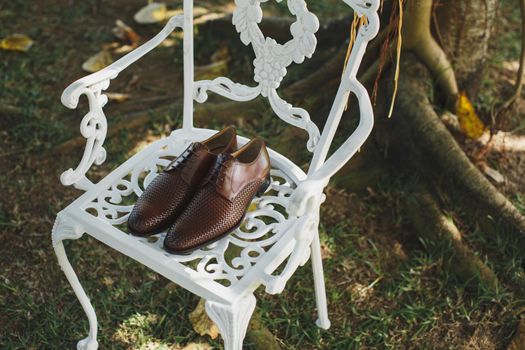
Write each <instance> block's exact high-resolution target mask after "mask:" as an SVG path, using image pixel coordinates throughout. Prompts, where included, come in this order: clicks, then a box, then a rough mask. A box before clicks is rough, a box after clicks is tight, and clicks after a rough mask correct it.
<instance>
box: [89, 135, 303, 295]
mask: <svg viewBox="0 0 525 350" xmlns="http://www.w3.org/2000/svg"><path fill="white" fill-rule="evenodd" d="M186 146H187V142H185V141H178V142H177V141H176V142H174V141H173V139H170V138H168V139H166V140H163V141H162V145H161V146H159V148H158V150H157V151H156V152H155V153H154V154H152V155H151V156H149V157H147V158H145V160H144V161H143V162H141V163H140V164H138V165H136V166H134V167H133V168H132V169H130V171H129V172H128V173H127V174H126V175H124V176H122V177H121V178H119V179H117V180H115V181H113V183H112V184H111V185H110V186H109V187H108V188H107V189H105V190H103V191H101V192H100V193H99V194H98V195H96V196H95V198H94V199H93V200H89V201H88V202H86V203H84V204H82V209H83V210H85V211H87V212H88V213H90V214H91V215H94V216H96V217H97V218H98V219H100V220H103V221H105V222H107V223H109V224H111V225H113V226H115V227H117V228H119V229H120V230H121V231H122V234H126V232H125V231H126V228H125V227H123V226H121V225H122V224H124V223H125V222H126V220H127V218H128V216H129V213H130V212H131V210H132V209H133V204H134V202H135V200H136V198H137V197H138V196H140V195H141V194H142V192H143V190H144V188H146V187H147V186H148V185H149V183H151V181H152V180H153V179H154V178H155V176H157V174H158V172H159V169H162V168H164V167H166V166H167V165H168V164H169V163H170V159H172V157H173V156H175V155H177V154H179V153H180V152H182V151H183V150H184V149H185V148H186ZM271 178H272V181H271V185H270V188H269V190H268V191H267V192H266V194H264V195H263V196H261V197H257V198H255V199H254V201H253V203H252V206H251V209H250V210H249V211H248V213H247V214H246V216H245V219H244V222H243V224H242V225H241V226H240V227H239V228H238V229H236V230H235V231H234V232H233V233H232V234H231V235H229V236H228V237H226V238H223V239H221V240H219V241H217V242H215V243H212V244H210V245H209V246H207V247H204V248H201V249H198V250H196V251H194V252H193V253H192V254H191V255H171V254H169V253H167V252H165V251H164V250H163V247H162V241H163V238H164V236H165V232H162V233H159V234H157V235H156V236H154V238H153V239H151V238H150V239H147V238H139V237H134V236H130V237H133V239H136V240H137V241H138V242H137V244H146V245H149V246H152V247H154V248H155V249H156V250H158V251H160V252H162V254H164V255H166V256H169V257H170V258H171V259H173V260H174V261H177V262H178V263H181V264H184V265H185V266H186V267H187V268H188V271H191V273H192V274H194V275H195V276H198V278H200V279H208V280H214V281H217V282H219V283H223V284H225V285H227V286H232V285H234V284H236V283H237V282H238V281H239V280H240V279H241V278H242V277H243V276H244V275H245V274H246V273H248V272H249V271H250V269H251V268H252V267H253V266H254V265H255V264H257V262H258V261H259V260H260V259H261V258H262V257H263V256H264V255H265V254H266V253H267V252H268V251H269V250H270V249H271V248H272V247H273V245H274V244H276V243H277V242H278V241H279V240H280V239H281V238H282V237H283V235H284V234H286V233H287V232H288V231H287V230H289V229H290V227H291V226H293V225H295V224H296V223H297V218H294V217H289V216H288V214H287V213H286V208H287V206H288V203H289V200H290V197H291V195H292V193H293V191H294V190H295V187H296V183H295V182H294V181H293V180H292V179H291V177H290V176H288V175H287V174H286V173H285V172H284V171H283V170H280V169H277V168H274V169H272V171H271ZM300 226H301V225H300ZM301 227H302V226H301ZM299 231H301V230H297V233H296V239H297V240H298V241H304V239H303V238H301V234H304V232H299ZM309 233H310V232H308V234H309ZM312 233H313V232H312ZM309 239H310V238H306V241H308V240H309ZM302 253H304V252H299V251H294V252H293V254H300V256H301V259H300V260H302V257H303V255H304V254H302ZM232 255H233V256H232ZM286 279H287V278H286ZM263 282H265V281H263Z"/></svg>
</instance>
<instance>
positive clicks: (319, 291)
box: [310, 231, 330, 329]
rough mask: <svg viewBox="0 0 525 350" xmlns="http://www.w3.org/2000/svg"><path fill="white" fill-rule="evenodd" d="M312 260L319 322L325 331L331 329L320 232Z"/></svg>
mask: <svg viewBox="0 0 525 350" xmlns="http://www.w3.org/2000/svg"><path fill="white" fill-rule="evenodd" d="M310 258H311V259H312V270H313V273H314V288H315V302H316V304H317V321H316V324H317V326H318V327H320V328H323V329H328V328H330V320H329V319H328V305H327V302H326V289H325V283H324V272H323V259H322V257H321V242H320V241H319V231H317V232H316V233H315V235H314V238H313V241H312V245H311V249H310Z"/></svg>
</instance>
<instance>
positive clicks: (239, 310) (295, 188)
mask: <svg viewBox="0 0 525 350" xmlns="http://www.w3.org/2000/svg"><path fill="white" fill-rule="evenodd" d="M265 1H266V0H235V4H236V9H235V12H234V14H233V24H234V25H235V27H236V29H237V31H238V32H239V33H240V36H241V40H242V42H243V43H244V44H246V45H249V44H251V45H252V47H253V49H254V51H255V56H256V59H255V60H254V66H255V81H256V82H257V85H256V86H254V87H249V86H245V85H241V84H237V83H234V82H232V81H231V80H230V79H228V78H225V77H220V78H217V79H215V80H205V81H194V75H193V72H194V61H193V15H192V12H193V3H192V0H184V14H183V15H180V16H176V17H173V18H171V19H170V20H169V21H168V23H167V25H166V26H165V27H164V29H162V31H161V32H160V33H159V34H158V35H157V36H155V37H154V38H153V39H151V40H150V41H148V42H147V43H145V44H144V45H142V46H141V47H139V48H137V49H136V50H134V51H133V52H131V53H129V54H127V55H126V56H124V57H123V58H121V59H119V60H118V61H116V62H115V63H113V64H111V65H110V66H108V67H107V68H105V69H102V70H101V71H99V72H96V73H94V74H91V75H89V76H87V77H85V78H82V79H80V80H78V81H76V82H74V83H72V84H71V85H70V86H69V87H68V88H67V89H66V90H65V91H64V93H63V94H62V103H63V104H64V105H65V106H67V107H68V108H71V109H74V108H76V107H77V104H78V101H79V98H80V96H81V95H85V96H86V97H87V99H88V101H89V112H88V113H87V114H86V115H85V116H84V118H83V119H82V122H81V126H80V131H81V133H82V135H83V136H84V137H85V138H86V140H87V141H86V148H85V150H84V154H83V156H82V160H81V161H80V164H79V165H78V166H77V168H76V169H69V170H67V171H65V172H64V173H63V174H62V176H61V178H60V180H61V182H62V183H63V184H64V185H66V186H69V185H73V186H74V187H76V188H78V189H82V190H85V193H84V194H83V195H81V196H80V197H79V198H78V199H77V200H75V201H74V202H73V203H71V204H70V205H69V206H67V207H66V208H65V209H64V210H62V211H61V212H59V213H58V215H57V218H56V221H55V224H54V227H53V232H52V240H53V247H54V250H55V253H56V255H57V258H58V262H59V264H60V266H61V267H62V270H63V271H64V273H65V275H66V277H67V279H68V281H69V283H70V284H71V286H72V287H73V290H74V292H75V294H76V296H77V297H78V299H79V301H80V303H81V304H82V307H83V308H84V311H85V312H86V314H87V317H88V319H89V335H88V336H87V338H85V339H83V340H81V341H79V342H78V344H77V348H78V349H89V350H93V349H97V347H98V342H97V339H96V338H97V318H96V315H95V311H94V309H93V307H92V305H91V302H90V300H89V298H88V297H87V295H86V293H85V292H84V290H83V288H82V286H81V284H80V282H79V280H78V278H77V276H76V274H75V272H74V271H73V268H72V267H71V264H70V263H69V261H68V259H67V257H66V253H65V250H64V246H63V240H65V239H78V238H80V237H81V236H82V235H83V234H84V233H87V234H89V235H91V236H92V237H94V238H96V239H97V240H99V241H101V242H103V243H105V244H107V245H108V246H110V247H111V248H113V249H116V250H117V251H119V252H121V253H123V254H125V255H128V256H129V257H131V258H133V259H135V260H137V261H139V262H140V263H142V264H144V265H146V266H148V267H149V268H151V269H152V270H154V271H156V272H158V273H159V274H161V275H163V276H165V277H166V278H168V279H170V280H171V281H173V282H175V283H176V284H178V285H180V286H182V287H184V288H185V289H187V290H189V291H191V292H192V293H195V294H197V295H199V296H200V297H202V298H205V299H206V304H205V305H206V311H207V313H208V315H209V316H210V318H211V319H212V320H213V321H214V322H215V323H216V324H217V326H218V328H219V330H220V333H221V335H222V337H223V339H224V343H225V349H227V350H240V349H242V342H243V339H244V336H245V333H246V328H247V325H248V322H249V320H250V318H251V315H252V312H253V311H254V308H255V303H256V300H255V297H254V295H253V292H254V290H255V289H256V288H257V287H258V286H260V285H261V284H263V285H264V286H265V287H266V292H268V293H271V294H274V293H280V292H282V291H283V289H284V287H285V284H286V282H287V281H288V279H289V278H290V277H291V276H292V274H293V273H294V272H295V270H296V269H297V268H298V267H299V266H302V265H304V264H305V263H306V262H307V261H308V258H311V259H312V267H313V274H314V280H315V294H316V303H317V312H318V320H317V325H318V326H319V327H321V328H324V329H327V328H329V327H330V321H329V319H328V311H327V303H326V294H325V284H324V276H323V268H322V261H321V251H320V244H319V234H318V225H319V208H320V205H321V203H322V202H323V200H324V195H323V189H324V188H325V186H326V185H327V183H328V181H329V179H330V177H331V176H332V175H334V173H335V172H337V171H338V170H339V169H340V168H341V167H342V166H343V165H344V164H345V163H346V162H347V161H348V160H349V159H350V158H351V157H352V156H353V155H354V154H355V152H356V151H357V150H358V149H359V148H360V147H361V146H362V144H363V143H364V142H365V140H366V139H367V137H368V136H369V134H370V132H371V130H372V126H373V112H372V106H371V103H370V99H369V96H368V93H367V91H366V90H365V88H364V87H363V86H362V85H361V84H360V83H359V82H358V81H357V79H356V74H357V70H358V67H359V65H360V63H361V60H362V57H363V54H364V52H365V49H366V46H367V44H368V42H369V41H370V40H371V39H372V38H374V37H375V36H376V34H377V32H378V30H379V18H378V15H377V9H378V6H379V0H343V1H344V2H345V3H346V4H347V5H349V6H350V7H351V8H352V9H353V10H354V11H355V12H356V13H357V14H358V15H359V16H366V17H367V19H368V21H367V22H366V23H367V24H366V25H364V26H363V27H361V28H360V30H359V33H358V35H357V39H356V42H355V44H354V47H353V50H352V52H351V56H350V58H349V62H348V65H347V67H346V69H345V71H344V74H343V77H342V81H341V84H340V86H339V89H338V91H337V95H336V97H335V100H334V103H333V106H332V109H331V111H330V114H329V116H328V119H327V122H326V125H325V127H324V129H323V133H322V134H320V133H319V130H318V129H317V127H316V125H315V124H314V123H313V122H312V121H311V120H310V117H309V115H308V113H307V112H306V111H305V110H304V109H301V108H297V107H292V106H291V105H290V104H288V103H287V102H285V101H284V100H282V99H281V98H280V97H279V95H278V94H277V88H278V87H279V85H280V82H281V80H282V78H283V77H284V76H285V75H286V67H288V66H289V65H290V64H291V63H292V62H295V63H301V62H302V61H303V60H304V59H305V57H311V55H312V54H313V53H314V51H315V47H316V43H317V41H316V38H315V33H316V31H317V30H318V28H319V22H318V20H317V17H316V16H315V15H314V14H312V13H311V12H309V11H308V9H307V6H306V2H305V0H288V8H289V10H290V11H291V13H292V14H293V15H294V16H295V17H296V19H297V20H296V22H295V23H293V24H292V25H291V28H290V29H291V34H292V39H291V40H290V41H289V42H287V43H286V44H284V45H281V44H278V43H277V42H276V41H275V40H273V39H271V38H265V37H264V35H263V33H262V32H261V31H260V29H259V27H258V23H260V22H261V20H262V10H261V6H260V5H261V3H262V2H265ZM176 28H181V29H183V31H184V43H183V50H184V115H183V127H182V128H181V129H179V130H175V131H173V132H172V133H171V135H170V136H169V137H167V138H165V139H162V140H159V141H157V142H154V143H153V144H151V145H150V146H149V147H147V148H146V149H144V150H142V151H140V152H139V153H138V154H136V155H134V156H133V157H131V158H130V159H129V160H127V161H126V162H124V163H123V164H122V165H120V166H119V167H118V168H117V169H115V170H114V171H113V172H111V173H110V174H109V175H107V176H106V177H105V178H104V179H102V180H101V181H99V182H97V183H92V182H91V181H90V180H88V179H87V178H86V172H87V171H88V170H89V168H90V167H91V166H92V165H93V163H94V164H96V165H99V164H101V163H102V162H104V160H105V158H106V151H105V149H104V147H103V142H104V139H105V137H106V131H107V122H106V117H105V115H104V112H103V110H102V108H103V106H104V105H105V104H106V102H107V97H106V96H105V95H104V93H103V91H104V90H105V89H107V88H108V86H109V83H110V80H112V79H114V78H116V77H117V76H118V74H119V73H120V72H121V71H122V70H123V69H125V68H126V67H127V66H129V65H130V64H132V63H133V62H135V61H136V60H138V59H139V58H140V57H142V56H144V55H145V54H146V53H148V52H149V51H150V50H152V49H153V48H155V47H156V46H157V45H158V44H160V43H161V42H162V41H163V40H164V39H165V38H166V37H167V36H168V35H169V34H170V33H171V32H172V31H173V30H175V29H176ZM208 91H212V92H215V93H217V94H220V95H222V96H225V97H227V98H230V99H232V100H235V101H248V100H251V99H254V98H255V97H257V96H259V95H262V96H264V97H267V98H268V100H269V102H270V104H271V107H272V109H273V110H274V111H275V113H276V114H277V115H278V116H279V117H280V118H281V119H282V120H284V121H285V122H287V123H290V124H292V125H295V126H297V127H299V128H303V129H305V130H306V131H307V132H308V134H309V141H308V144H307V147H308V150H309V151H311V152H313V159H312V162H311V166H310V168H309V171H308V173H307V174H305V173H304V172H303V171H302V170H301V169H300V168H299V167H298V166H297V165H295V164H294V163H292V162H291V161H290V160H288V159H287V158H285V157H284V156H283V155H281V154H278V153H277V152H275V151H273V150H270V157H271V161H272V171H271V175H272V184H271V186H270V190H269V191H268V192H267V193H266V194H265V195H264V196H263V197H261V198H256V199H255V200H254V202H255V203H256V206H255V208H256V209H255V210H253V211H250V212H249V213H248V214H247V216H246V219H245V222H244V224H243V225H242V226H241V227H240V228H239V229H237V230H236V231H235V232H234V233H233V234H231V235H230V236H228V237H226V238H223V239H222V240H220V241H218V242H215V243H213V244H211V245H210V246H208V247H207V248H203V249H199V250H197V251H195V252H194V253H192V254H191V255H188V256H178V255H171V254H169V253H167V252H165V251H164V250H163V249H162V239H163V236H164V234H165V233H160V234H158V235H156V236H155V238H154V239H151V238H150V239H147V238H139V237H135V236H132V235H129V234H128V233H127V232H126V229H125V228H124V227H125V225H123V224H124V223H125V222H126V220H127V217H128V215H129V212H130V211H131V209H132V207H133V200H134V199H136V198H137V197H138V196H140V195H141V193H142V191H143V189H144V188H145V187H147V186H148V184H149V183H150V182H151V181H152V179H153V178H154V177H155V176H156V175H157V173H158V168H159V167H163V166H166V165H167V164H168V163H169V158H170V157H173V156H175V155H177V154H179V153H180V152H182V151H183V150H184V149H185V148H186V146H187V145H188V144H189V143H190V142H192V141H195V140H202V139H205V138H207V137H208V136H210V135H211V134H212V133H214V132H215V131H213V130H207V129H200V128H195V127H194V126H193V101H194V100H196V101H197V102H200V103H203V102H205V101H206V99H207V93H208ZM350 93H353V94H355V96H356V97H357V100H358V102H359V109H360V123H359V125H358V127H357V129H356V130H355V131H354V132H353V133H352V135H351V136H350V137H349V138H348V139H347V140H346V142H344V144H343V145H342V146H341V147H340V148H339V149H338V150H336V151H335V152H334V154H332V155H331V156H330V157H329V158H328V160H326V158H327V154H328V150H329V147H330V144H331V142H332V140H333V137H334V134H335V132H336V129H337V127H338V125H339V122H340V119H341V115H342V113H343V111H344V108H345V104H346V101H347V98H348V95H349V94H350ZM212 117H213V116H210V118H212ZM246 142H247V139H246V138H244V137H239V144H241V145H242V144H244V143H246ZM227 251H228V254H229V255H228V258H225V253H226V252H227ZM232 252H233V253H232ZM231 254H235V257H234V258H233V259H231ZM277 270H278V271H279V272H276V271H277Z"/></svg>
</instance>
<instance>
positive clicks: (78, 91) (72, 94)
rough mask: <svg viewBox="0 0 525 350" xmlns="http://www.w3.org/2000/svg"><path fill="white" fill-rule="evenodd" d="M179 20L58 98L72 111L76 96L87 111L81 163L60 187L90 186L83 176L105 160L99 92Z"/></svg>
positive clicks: (179, 22)
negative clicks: (84, 102)
mask: <svg viewBox="0 0 525 350" xmlns="http://www.w3.org/2000/svg"><path fill="white" fill-rule="evenodd" d="M183 18H184V17H183V16H182V15H179V16H175V17H172V18H171V19H170V20H169V21H168V23H167V24H166V26H164V28H163V29H162V31H161V32H160V33H159V34H157V35H156V36H155V37H153V38H152V39H150V40H149V41H147V42H146V43H144V44H143V45H141V46H139V47H138V48H136V49H135V50H133V51H132V52H130V53H128V54H127V55H125V56H124V57H122V58H120V59H119V60H117V61H115V62H114V63H112V64H111V65H109V66H107V67H106V68H104V69H102V70H100V71H98V72H96V73H93V74H90V75H88V76H86V77H84V78H81V79H79V80H77V81H75V82H74V83H72V84H71V85H69V86H68V87H67V88H66V89H65V90H64V92H63V93H62V97H61V101H62V104H63V105H64V106H66V107H68V108H70V109H75V108H76V107H77V106H78V101H79V99H80V96H81V95H86V97H87V99H88V102H89V111H88V113H87V114H86V115H85V116H84V118H83V119H82V121H81V123H80V133H81V134H82V136H83V137H84V138H86V148H85V150H84V154H83V156H82V160H81V161H80V163H79V164H78V166H77V167H76V169H68V170H66V171H65V172H63V173H62V175H61V176H60V181H61V182H62V184H63V185H65V186H70V185H74V186H75V187H76V188H79V189H83V190H86V189H87V188H89V187H90V186H91V185H92V183H91V182H90V181H89V180H88V179H87V178H86V176H85V175H86V172H87V171H88V170H89V168H90V167H91V166H92V165H93V163H95V164H96V165H100V164H102V163H103V162H104V161H105V159H106V150H105V149H104V147H103V143H104V140H105V138H106V133H107V120H106V116H105V115H104V111H103V109H102V108H103V107H104V105H105V104H106V103H107V101H108V99H107V96H105V95H104V94H103V91H104V90H106V89H107V88H108V87H109V83H110V81H111V79H114V78H116V77H117V76H118V74H119V73H120V72H121V71H123V70H124V69H125V68H126V67H128V66H129V65H131V64H132V63H134V62H135V61H137V60H138V59H139V58H141V57H142V56H144V55H146V54H147V53H148V52H150V51H151V50H153V49H154V48H155V47H157V46H158V45H159V44H160V43H161V42H162V41H163V40H164V39H166V38H167V37H168V36H169V35H170V33H171V32H173V31H174V30H175V29H176V28H183V24H184V20H183Z"/></svg>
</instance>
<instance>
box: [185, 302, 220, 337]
mask: <svg viewBox="0 0 525 350" xmlns="http://www.w3.org/2000/svg"><path fill="white" fill-rule="evenodd" d="M205 302H206V301H205V300H204V299H201V300H200V301H199V304H198V305H197V307H196V308H195V310H193V311H192V312H191V313H190V322H191V325H192V326H193V329H194V330H195V332H197V333H198V334H199V335H206V334H207V335H209V336H210V338H211V339H215V338H217V337H218V336H219V328H217V326H216V325H215V323H213V321H212V320H210V318H209V317H208V315H207V314H206V310H205V309H204V303H205Z"/></svg>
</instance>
